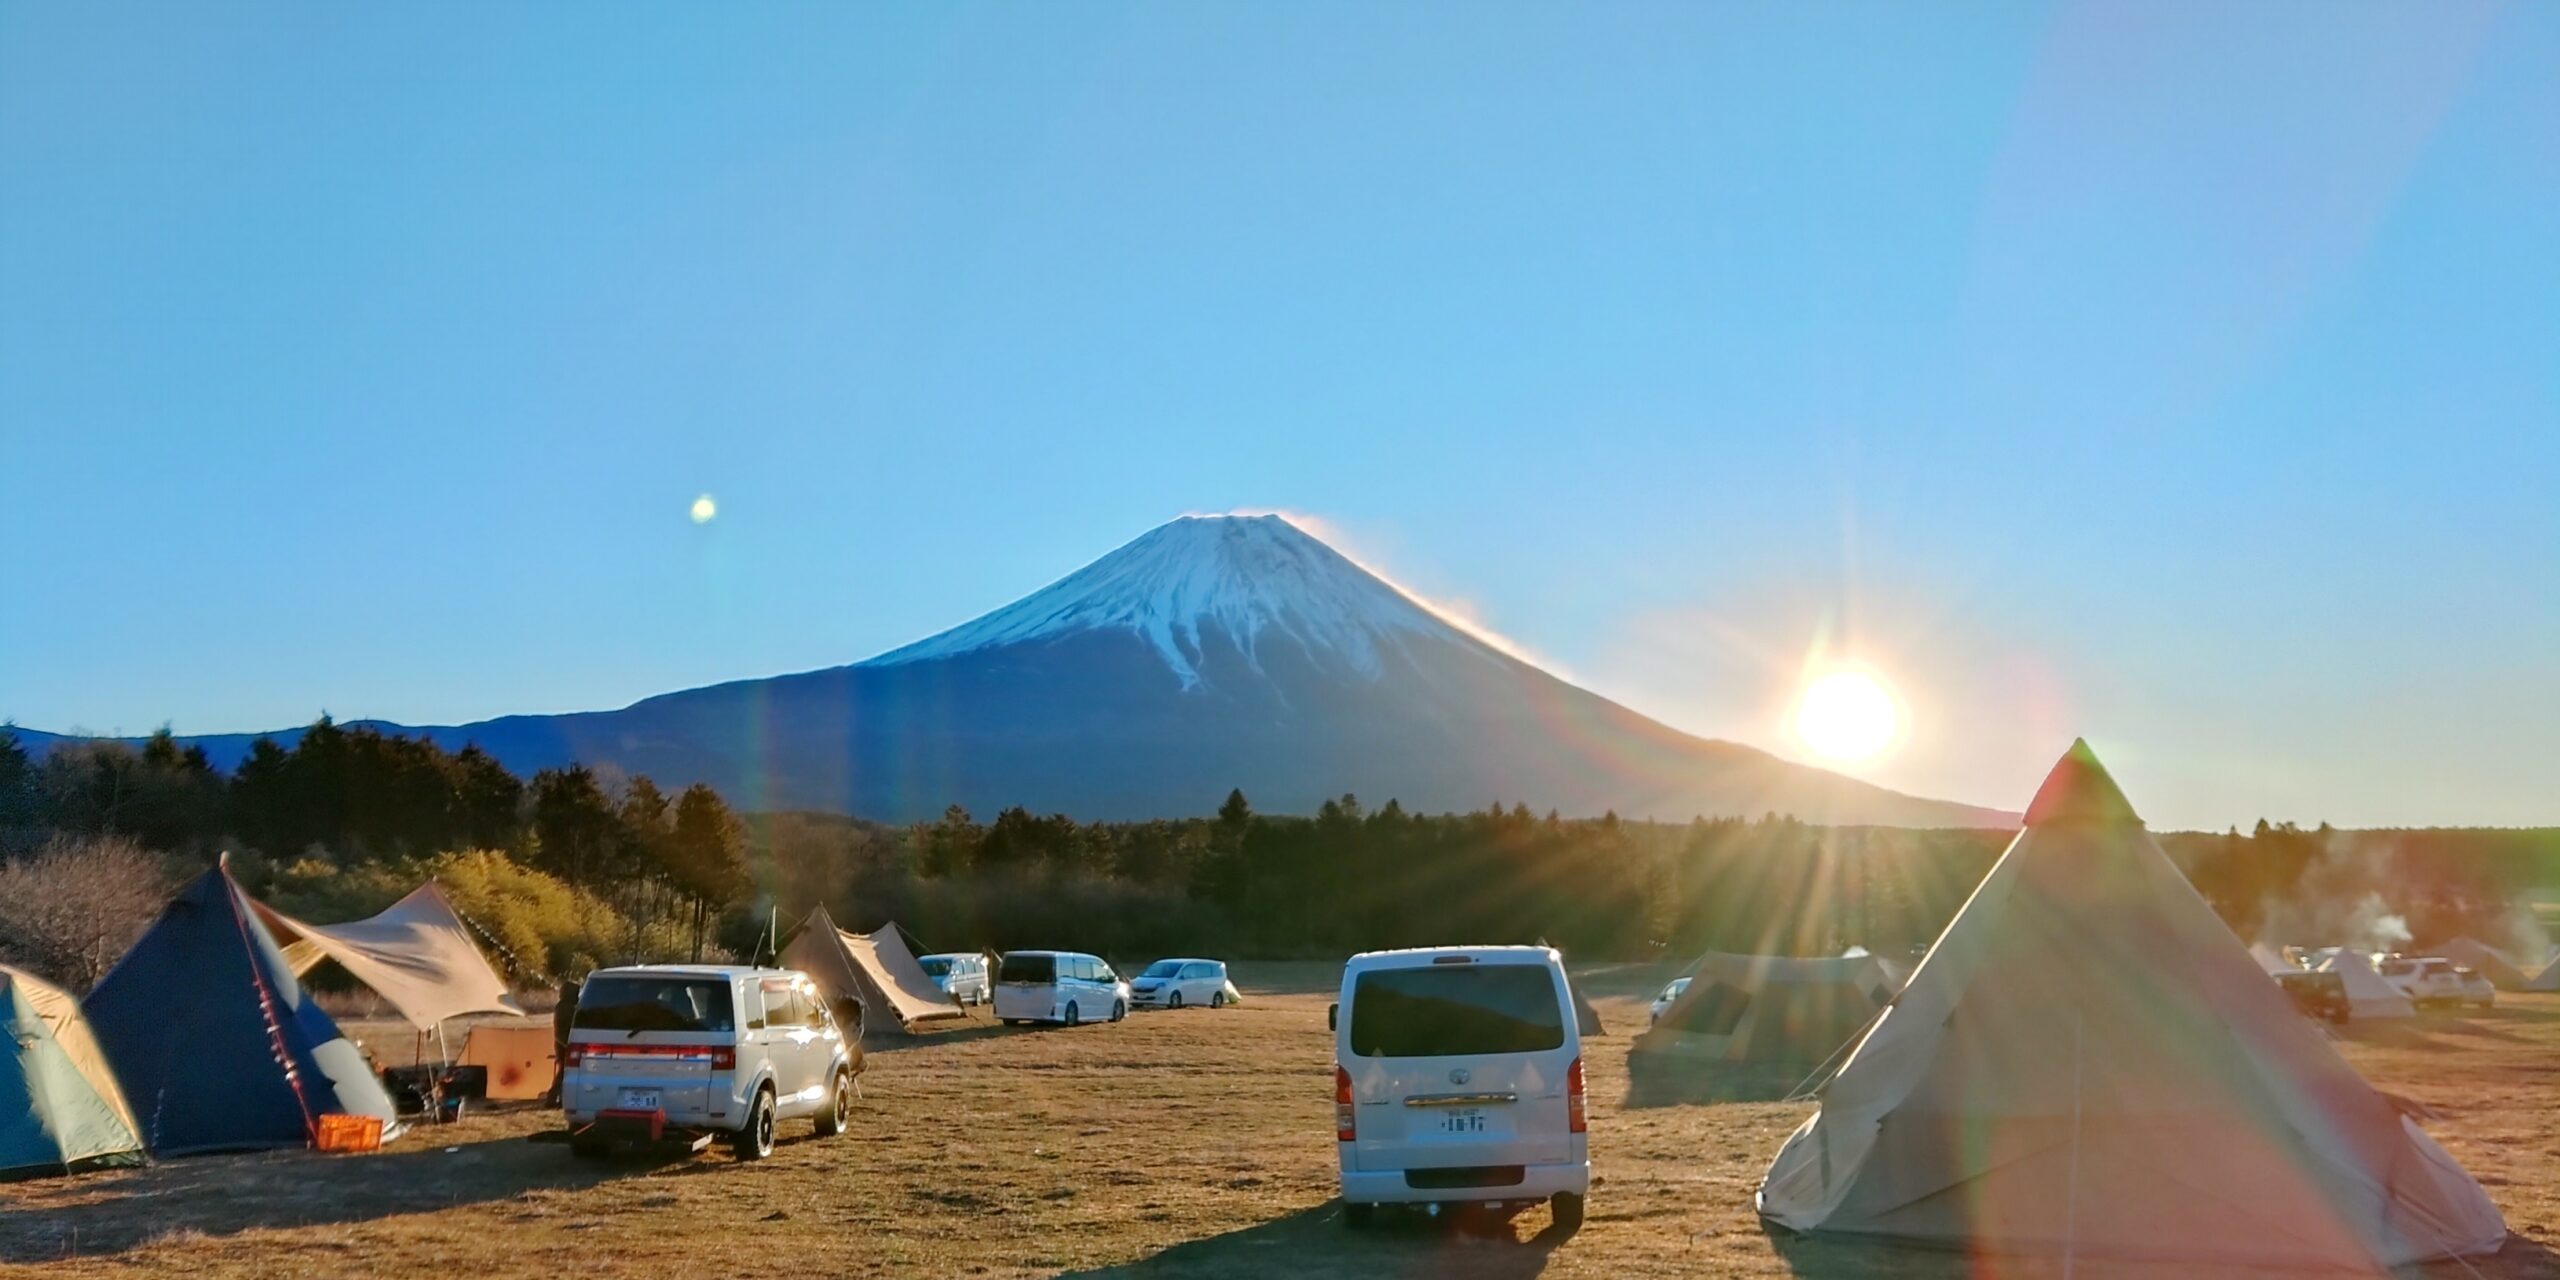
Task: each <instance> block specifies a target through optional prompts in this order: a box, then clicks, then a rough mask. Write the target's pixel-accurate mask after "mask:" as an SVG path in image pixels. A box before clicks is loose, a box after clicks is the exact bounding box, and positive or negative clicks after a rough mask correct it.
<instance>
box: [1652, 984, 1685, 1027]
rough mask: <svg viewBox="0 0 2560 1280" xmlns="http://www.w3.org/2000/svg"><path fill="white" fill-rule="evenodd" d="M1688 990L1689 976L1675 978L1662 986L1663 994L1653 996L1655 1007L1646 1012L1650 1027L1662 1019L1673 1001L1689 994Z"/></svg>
mask: <svg viewBox="0 0 2560 1280" xmlns="http://www.w3.org/2000/svg"><path fill="white" fill-rule="evenodd" d="M1688 990H1689V980H1688V979H1687V978H1673V979H1672V980H1671V981H1670V982H1669V983H1668V984H1667V985H1665V986H1664V987H1663V988H1662V994H1661V995H1658V996H1655V997H1654V998H1653V1008H1652V1009H1651V1010H1650V1011H1648V1012H1647V1013H1646V1014H1645V1017H1644V1024H1645V1025H1646V1026H1648V1027H1649V1026H1652V1025H1653V1024H1655V1023H1657V1022H1660V1021H1662V1011H1663V1010H1665V1009H1668V1008H1670V1007H1671V1004H1672V1002H1673V1001H1675V1000H1678V999H1679V998H1680V997H1681V996H1682V995H1685V994H1687V992H1688Z"/></svg>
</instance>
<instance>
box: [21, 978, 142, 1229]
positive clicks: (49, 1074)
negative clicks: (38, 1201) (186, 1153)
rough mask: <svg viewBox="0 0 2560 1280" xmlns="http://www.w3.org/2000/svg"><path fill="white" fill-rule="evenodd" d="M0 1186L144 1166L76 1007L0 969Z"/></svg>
mask: <svg viewBox="0 0 2560 1280" xmlns="http://www.w3.org/2000/svg"><path fill="white" fill-rule="evenodd" d="M0 1036H6V1037H7V1039H6V1040H5V1041H0V1182H5V1181H13V1180H15V1179H19V1178H41V1177H47V1176H50V1175H53V1174H59V1173H77V1172H80V1171H82V1170H85V1169H102V1168H111V1167H115V1166H120V1165H137V1164H141V1163H142V1161H143V1156H142V1136H141V1127H140V1126H139V1125H137V1124H135V1123H134V1119H133V1111H132V1109H131V1108H129V1107H127V1106H126V1105H125V1100H124V1091H123V1090H122V1089H120V1088H118V1087H117V1085H116V1078H115V1073H114V1072H113V1071H111V1070H109V1069H108V1066H107V1060H106V1057H105V1055H104V1054H102V1053H100V1052H99V1050H98V1042H97V1039H96V1037H95V1036H93V1035H92V1034H91V1033H90V1030H89V1023H88V1021H87V1020H86V1019H84V1018H82V1017H81V1016H80V1002H79V1001H77V1000H74V999H72V998H71V995H70V993H69V992H66V991H64V990H62V989H61V988H59V987H56V986H54V985H53V984H51V983H49V982H46V981H45V980H44V979H42V978H39V977H37V976H35V975H34V974H32V973H28V972H26V971H25V970H23V969H13V968H10V967H9V966H7V965H0Z"/></svg>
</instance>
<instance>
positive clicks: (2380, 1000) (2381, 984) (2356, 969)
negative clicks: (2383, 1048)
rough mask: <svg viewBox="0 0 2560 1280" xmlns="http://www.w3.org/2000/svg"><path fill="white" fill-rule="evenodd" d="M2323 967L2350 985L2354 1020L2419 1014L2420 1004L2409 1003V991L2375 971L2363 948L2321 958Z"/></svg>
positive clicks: (2349, 1008) (2350, 1011)
mask: <svg viewBox="0 0 2560 1280" xmlns="http://www.w3.org/2000/svg"><path fill="white" fill-rule="evenodd" d="M2320 969H2321V972H2323V973H2334V974H2336V975H2338V981H2339V983H2340V984H2341V985H2343V986H2345V987H2346V989H2347V1020H2348V1021H2350V1022H2376V1021H2380V1020H2381V1019H2384V1018H2414V1017H2416V1016H2418V1006H2416V1005H2414V1004H2411V1003H2410V1002H2409V996H2408V994H2407V993H2406V992H2403V991H2402V990H2400V988H2398V987H2395V986H2392V985H2391V982H2390V980H2389V979H2387V978H2385V977H2383V976H2382V975H2381V974H2379V973H2377V972H2375V971H2374V968H2373V962H2372V961H2371V960H2367V959H2365V957H2364V953H2363V952H2361V951H2341V952H2338V953H2337V954H2335V955H2332V956H2330V957H2329V958H2328V959H2326V960H2323V961H2321V962H2320Z"/></svg>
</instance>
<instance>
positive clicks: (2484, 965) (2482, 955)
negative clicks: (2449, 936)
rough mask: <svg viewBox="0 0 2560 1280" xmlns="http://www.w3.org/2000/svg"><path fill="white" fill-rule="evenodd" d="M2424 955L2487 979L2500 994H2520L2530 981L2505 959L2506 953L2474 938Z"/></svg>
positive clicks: (2456, 940)
mask: <svg viewBox="0 0 2560 1280" xmlns="http://www.w3.org/2000/svg"><path fill="white" fill-rule="evenodd" d="M2427 954H2428V955H2431V956H2443V957H2444V958H2445V959H2447V960H2451V961H2452V962H2454V963H2455V964H2458V965H2461V966H2462V967H2463V968H2465V969H2469V970H2472V971H2473V972H2475V973H2478V974H2479V975H2480V976H2481V977H2483V978H2487V979H2488V980H2489V985H2490V986H2493V987H2496V988H2497V989H2498V990H2500V991H2522V990H2524V989H2525V984H2526V983H2527V982H2528V981H2530V979H2528V978H2526V977H2525V972H2524V970H2523V969H2522V968H2519V967H2518V966H2517V965H2516V962H2515V961H2513V960H2510V959H2508V958H2507V953H2505V952H2503V951H2500V950H2498V949H2497V948H2496V947H2493V946H2490V945H2489V944H2488V943H2485V942H2482V941H2480V940H2479V939H2477V938H2456V939H2454V940H2453V941H2451V942H2447V943H2445V944H2443V945H2441V946H2438V947H2435V948H2433V949H2431V950H2429V951H2428V952H2427Z"/></svg>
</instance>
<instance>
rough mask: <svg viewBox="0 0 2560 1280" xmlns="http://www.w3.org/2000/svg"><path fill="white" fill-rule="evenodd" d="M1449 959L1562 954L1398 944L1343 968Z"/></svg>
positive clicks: (1540, 959)
mask: <svg viewBox="0 0 2560 1280" xmlns="http://www.w3.org/2000/svg"><path fill="white" fill-rule="evenodd" d="M1444 957H1445V958H1447V960H1448V961H1449V962H1461V961H1465V962H1472V961H1479V960H1509V961H1515V962H1516V961H1536V962H1537V963H1540V964H1548V963H1556V964H1561V963H1562V962H1563V960H1564V957H1563V956H1562V955H1561V954H1559V953H1558V952H1557V951H1556V949H1555V948H1554V947H1516V946H1514V947H1399V948H1397V949H1395V950H1392V951H1363V952H1361V953H1360V954H1358V955H1355V956H1353V957H1351V959H1349V960H1348V961H1345V962H1344V963H1343V966H1342V967H1343V969H1344V970H1345V971H1350V970H1355V969H1359V970H1366V969H1412V968H1420V967H1422V966H1424V965H1430V964H1439V963H1442V962H1443V958H1444Z"/></svg>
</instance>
